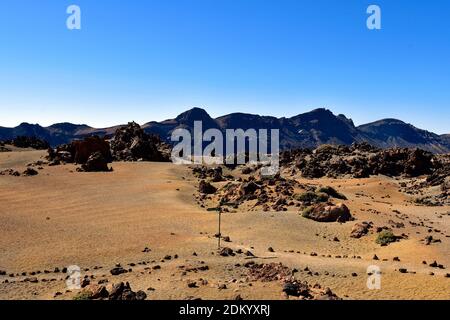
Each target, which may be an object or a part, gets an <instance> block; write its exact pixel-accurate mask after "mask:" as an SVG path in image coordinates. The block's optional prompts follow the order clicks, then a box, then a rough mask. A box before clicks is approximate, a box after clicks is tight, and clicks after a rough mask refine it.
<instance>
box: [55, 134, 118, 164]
mask: <svg viewBox="0 0 450 320" xmlns="http://www.w3.org/2000/svg"><path fill="white" fill-rule="evenodd" d="M47 159H48V160H49V165H50V166H51V165H58V164H61V163H76V164H81V165H82V166H81V168H80V169H79V171H110V169H109V168H108V163H109V162H111V160H112V156H111V152H110V148H109V143H108V141H106V140H105V139H102V138H100V137H98V136H92V137H87V138H85V139H84V140H75V141H73V142H72V143H70V144H66V145H61V146H58V147H57V148H55V149H51V148H50V149H48V156H47Z"/></svg>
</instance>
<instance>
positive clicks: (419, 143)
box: [358, 119, 450, 153]
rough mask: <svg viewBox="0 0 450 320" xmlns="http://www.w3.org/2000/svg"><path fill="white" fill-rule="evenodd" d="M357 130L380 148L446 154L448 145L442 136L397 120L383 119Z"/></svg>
mask: <svg viewBox="0 0 450 320" xmlns="http://www.w3.org/2000/svg"><path fill="white" fill-rule="evenodd" d="M358 129H359V130H360V131H361V132H362V133H364V134H365V135H366V137H367V138H368V139H370V140H371V141H372V143H373V144H375V145H377V146H379V147H382V148H388V147H393V146H394V147H396V146H399V147H418V148H421V149H425V150H429V151H432V152H436V153H445V152H448V150H449V146H450V144H449V143H448V142H449V141H448V140H447V141H446V140H445V138H443V137H442V136H439V135H437V134H435V133H432V132H428V131H425V130H421V129H417V128H416V127H414V126H413V125H411V124H408V123H405V122H403V121H400V120H397V119H383V120H379V121H376V122H372V123H368V124H364V125H362V126H359V127H358Z"/></svg>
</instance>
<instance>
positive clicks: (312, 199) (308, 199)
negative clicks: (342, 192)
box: [295, 191, 329, 203]
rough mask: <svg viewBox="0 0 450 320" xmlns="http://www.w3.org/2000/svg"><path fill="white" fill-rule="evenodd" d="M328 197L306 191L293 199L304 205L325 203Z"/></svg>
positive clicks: (323, 194)
mask: <svg viewBox="0 0 450 320" xmlns="http://www.w3.org/2000/svg"><path fill="white" fill-rule="evenodd" d="M328 198H329V197H328V195H327V194H325V193H316V192H312V191H307V192H304V193H301V194H297V195H295V199H296V200H297V201H300V202H305V203H319V202H327V201H328Z"/></svg>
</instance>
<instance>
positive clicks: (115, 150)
mask: <svg viewBox="0 0 450 320" xmlns="http://www.w3.org/2000/svg"><path fill="white" fill-rule="evenodd" d="M169 149H170V148H169V147H168V146H167V145H166V144H164V143H163V142H161V139H160V138H159V137H157V136H154V135H149V134H147V133H145V131H144V130H143V129H142V128H141V127H140V126H139V125H138V124H137V123H135V122H130V123H128V125H126V126H124V127H121V128H119V129H117V130H116V133H115V134H114V137H113V138H112V140H111V153H112V156H113V158H114V160H117V161H169V157H170V151H169Z"/></svg>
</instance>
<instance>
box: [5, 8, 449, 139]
mask: <svg viewBox="0 0 450 320" xmlns="http://www.w3.org/2000/svg"><path fill="white" fill-rule="evenodd" d="M71 4H76V5H79V6H80V7H81V11H82V29H81V30H79V31H70V30H68V29H67V28H66V19H67V17H68V15H67V14H66V8H67V7H68V6H69V5H71ZM370 4H377V5H379V6H380V7H381V10H382V30H380V31H370V30H368V29H367V28H366V19H367V17H368V15H367V14H366V9H367V7H368V6H369V5H370ZM449 15H450V1H447V0H431V1H424V0H420V1H406V0H389V1H375V0H374V1H364V0H342V1H337V0H335V1H333V0H277V1H275V0H148V1H143V0H128V1H123V0H95V1H93V0H70V1H66V0H1V2H0V40H1V46H0V111H1V118H0V126H15V125H18V124H19V123H20V122H23V121H26V122H31V123H40V124H42V125H49V124H52V123H55V122H63V121H70V122H74V123H87V124H89V125H91V126H95V127H103V126H109V125H113V124H119V123H124V122H127V121H131V120H135V121H137V122H139V123H145V122H147V121H150V120H163V119H167V118H172V117H174V116H176V115H177V114H179V113H181V112H182V111H185V110H186V109H188V108H190V107H193V106H199V107H203V108H205V109H206V110H207V111H208V112H209V113H210V114H211V115H212V116H219V115H223V114H226V113H231V112H236V111H240V112H249V113H258V114H263V115H274V116H292V115H296V114H299V113H302V112H305V111H309V110H311V109H313V108H317V107H327V108H329V109H331V110H332V111H333V112H335V113H336V114H337V113H344V114H346V115H347V116H349V117H352V118H353V120H354V121H355V123H356V124H362V123H366V122H370V121H374V120H378V119H381V118H387V117H389V118H400V119H402V120H405V121H407V122H410V123H412V124H414V125H416V126H418V127H421V128H425V129H428V130H431V131H434V132H437V133H450V125H449V119H450V107H449V103H450V59H449V57H450V22H448V17H449Z"/></svg>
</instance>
